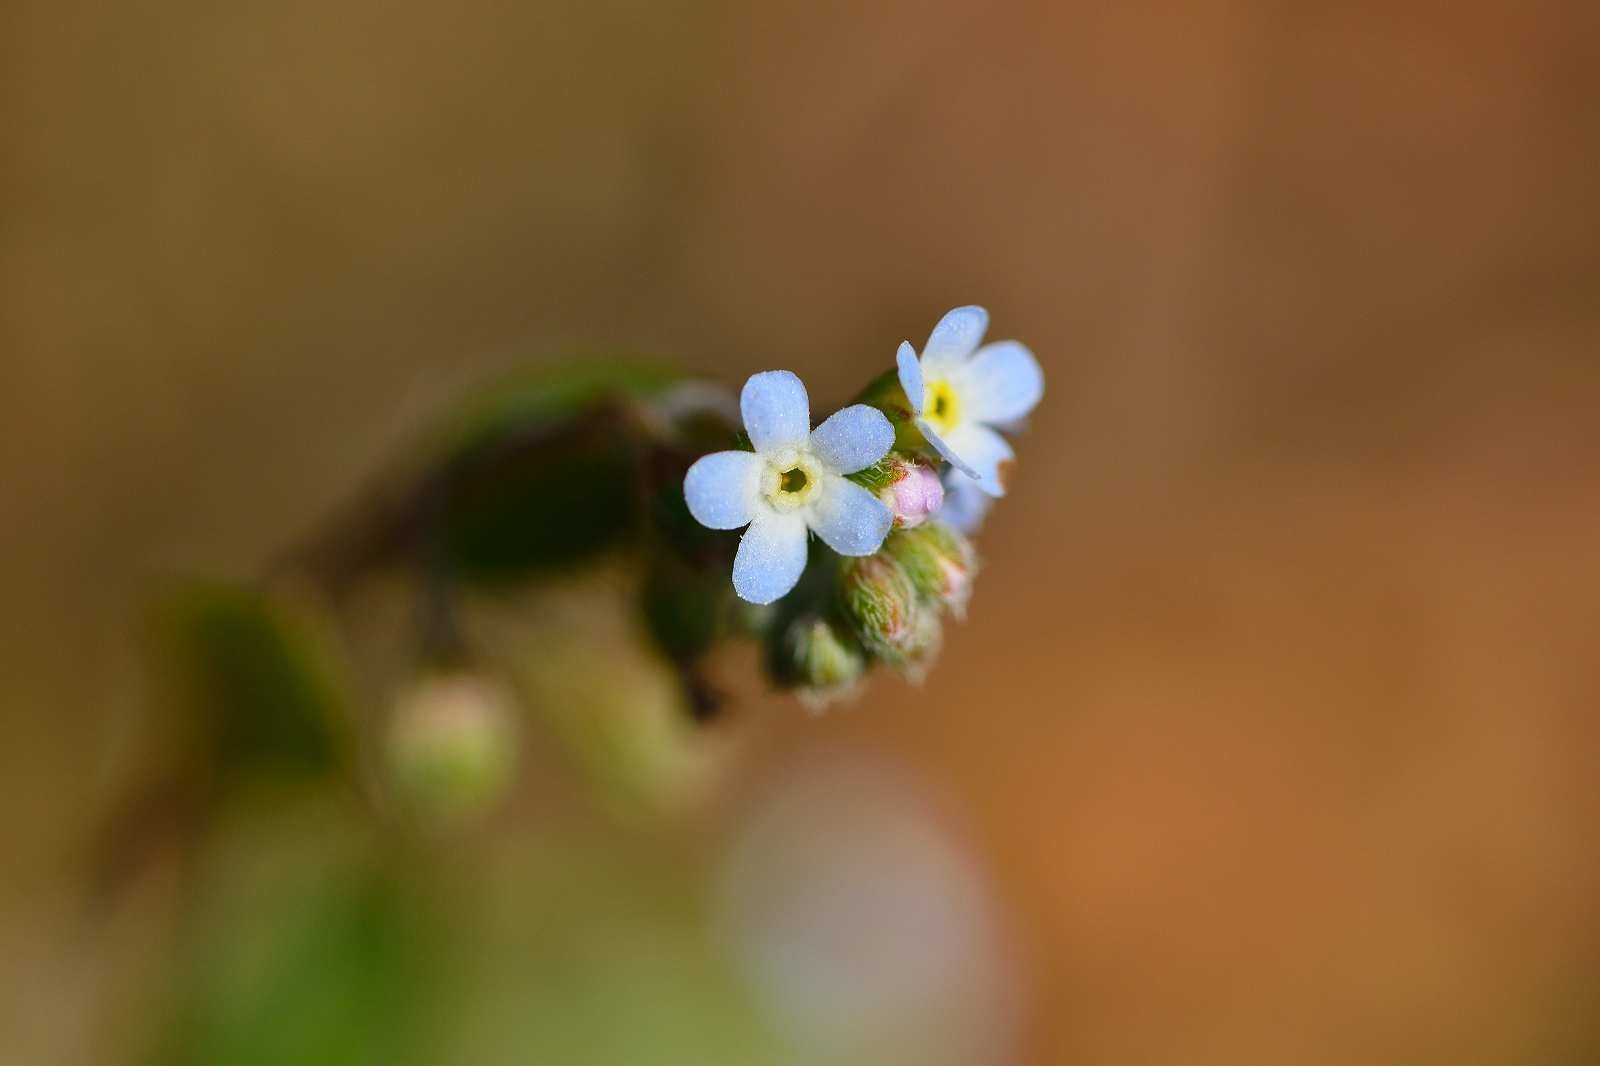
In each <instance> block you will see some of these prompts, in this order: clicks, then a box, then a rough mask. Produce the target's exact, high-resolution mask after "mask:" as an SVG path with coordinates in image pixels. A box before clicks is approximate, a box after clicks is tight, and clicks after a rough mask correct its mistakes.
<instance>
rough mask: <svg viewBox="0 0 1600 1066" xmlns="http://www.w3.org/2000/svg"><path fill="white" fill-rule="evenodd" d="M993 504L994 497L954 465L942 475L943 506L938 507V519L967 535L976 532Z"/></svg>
mask: <svg viewBox="0 0 1600 1066" xmlns="http://www.w3.org/2000/svg"><path fill="white" fill-rule="evenodd" d="M992 506H994V497H993V496H990V495H989V494H988V493H987V492H984V491H983V490H982V489H981V488H979V487H978V483H977V482H976V481H974V480H972V479H971V478H970V477H968V476H967V475H965V474H963V473H962V472H961V471H959V470H957V469H956V468H955V467H951V468H950V470H949V471H948V472H946V474H945V475H944V506H943V507H941V508H940V509H939V521H941V522H943V523H944V524H945V525H947V526H949V527H950V528H951V529H954V530H956V531H957V532H958V533H965V534H967V535H968V536H971V535H972V534H974V533H976V532H977V531H978V529H979V528H980V527H981V526H982V525H983V520H984V518H985V517H987V516H988V514H989V508H990V507H992Z"/></svg>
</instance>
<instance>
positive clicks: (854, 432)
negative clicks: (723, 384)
mask: <svg viewBox="0 0 1600 1066" xmlns="http://www.w3.org/2000/svg"><path fill="white" fill-rule="evenodd" d="M739 410H740V413H741V414H742V416H743V417H744V428H745V432H746V433H747V434H748V435H749V437H750V443H751V445H752V446H754V448H755V451H753V452H740V451H729V452H714V453H712V454H711V455H707V456H703V457H701V458H700V459H699V460H698V461H697V462H696V463H695V464H694V465H693V466H691V467H690V468H689V472H688V474H687V475H685V476H684V479H683V495H684V499H685V500H686V501H687V502H688V504H689V513H690V514H692V515H694V517H695V520H696V521H697V522H699V523H700V524H701V525H703V526H709V527H710V528H712V529H738V528H739V527H740V526H744V525H748V526H749V527H750V528H749V529H747V530H745V534H744V536H743V537H742V538H741V539H740V541H739V552H738V554H737V555H736V556H735V557H734V560H733V589H734V591H735V592H737V593H738V594H739V597H740V598H741V599H744V600H748V601H750V602H751V603H771V602H773V601H774V600H776V599H778V598H779V597H781V596H784V595H785V594H787V593H788V592H789V590H790V589H792V588H794V586H795V583H796V582H797V581H799V580H800V574H801V573H802V572H803V571H804V570H805V568H806V533H807V530H811V531H813V532H815V533H816V534H817V536H819V537H821V538H822V540H823V543H825V544H827V545H828V547H830V548H832V549H833V550H834V551H836V552H838V553H839V554H840V555H871V554H872V553H873V552H875V551H877V550H878V548H879V547H880V546H881V545H882V544H883V538H884V537H886V536H888V534H889V528H890V526H891V525H893V523H894V517H893V515H892V514H891V513H890V511H889V508H888V507H887V506H885V505H884V503H883V502H882V501H881V500H879V499H878V498H877V497H876V496H874V495H873V494H872V493H871V492H868V491H867V490H866V489H864V488H862V487H861V486H860V485H857V484H856V483H855V482H853V481H849V480H847V479H846V478H845V476H844V475H846V474H852V473H854V472H856V471H857V470H861V469H863V468H865V467H868V466H871V465H872V464H873V463H876V462H877V461H878V460H879V459H882V458H883V457H884V456H885V455H886V454H888V451H889V448H890V446H891V445H893V443H894V427H893V426H891V425H890V424H889V420H888V419H887V418H885V417H884V416H883V413H882V412H881V411H878V410H876V409H874V408H871V407H868V406H866V405H865V404H856V405H855V406H853V407H846V408H845V409H844V410H842V411H840V412H838V413H837V414H834V415H833V416H831V417H830V418H828V420H827V421H825V422H823V423H822V425H820V426H818V427H817V428H816V429H815V430H812V429H811V401H810V400H809V398H808V397H807V396H806V387H805V385H803V384H802V383H801V381H800V379H799V378H798V377H796V376H795V375H793V374H791V373H790V372H789V371H787V370H769V371H766V372H764V373H760V374H755V375H752V376H751V378H750V380H749V381H747V382H745V386H744V391H743V392H742V393H741V394H740V396H739Z"/></svg>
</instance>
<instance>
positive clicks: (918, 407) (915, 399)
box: [894, 341, 928, 418]
mask: <svg viewBox="0 0 1600 1066" xmlns="http://www.w3.org/2000/svg"><path fill="white" fill-rule="evenodd" d="M894 363H895V367H896V368H897V369H898V370H899V372H900V387H901V388H902V389H904V390H905V393H906V399H907V400H909V401H910V403H911V413H912V414H913V415H916V416H917V417H919V418H920V417H922V404H923V402H924V401H926V400H927V398H928V390H927V386H926V385H925V384H924V383H923V380H922V364H921V363H920V362H918V361H917V350H916V349H915V348H913V347H911V342H909V341H901V342H900V350H899V351H897V352H895V353H894Z"/></svg>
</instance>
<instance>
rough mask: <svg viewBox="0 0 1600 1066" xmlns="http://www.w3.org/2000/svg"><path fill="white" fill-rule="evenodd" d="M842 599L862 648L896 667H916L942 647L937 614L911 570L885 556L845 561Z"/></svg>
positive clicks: (840, 592) (842, 570) (863, 557)
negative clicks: (918, 590)
mask: <svg viewBox="0 0 1600 1066" xmlns="http://www.w3.org/2000/svg"><path fill="white" fill-rule="evenodd" d="M839 598H840V602H841V603H842V604H843V606H844V610H845V614H846V616H847V617H848V618H849V619H850V624H851V625H852V626H853V627H854V629H855V632H856V636H857V637H859V638H860V640H861V643H862V646H864V647H865V648H866V649H867V651H868V652H870V653H871V654H872V655H874V656H876V657H877V658H879V659H881V660H883V661H884V662H886V663H888V664H889V665H891V666H895V667H899V668H901V669H905V668H907V667H910V666H912V665H913V664H915V663H917V662H919V661H920V660H921V659H923V658H924V657H925V656H927V655H928V654H930V653H931V652H932V651H933V650H935V649H936V648H937V646H938V643H939V620H938V617H937V615H936V613H935V612H934V611H933V609H932V608H931V607H930V606H929V605H928V604H927V603H925V602H924V601H923V599H922V598H921V597H919V596H918V595H917V590H916V588H915V586H913V585H912V583H911V578H910V576H909V575H908V574H907V573H906V571H905V568H904V567H902V566H901V565H900V564H899V563H897V562H896V561H895V560H894V559H892V558H890V557H889V556H888V555H886V554H884V553H882V552H880V553H878V554H877V555H867V556H862V557H860V558H852V559H847V560H845V563H844V565H843V566H842V567H841V568H840V571H839Z"/></svg>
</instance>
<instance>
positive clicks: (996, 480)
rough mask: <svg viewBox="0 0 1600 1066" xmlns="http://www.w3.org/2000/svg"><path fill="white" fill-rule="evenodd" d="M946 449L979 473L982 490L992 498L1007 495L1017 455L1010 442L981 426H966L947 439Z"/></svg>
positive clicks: (977, 424) (975, 424)
mask: <svg viewBox="0 0 1600 1066" xmlns="http://www.w3.org/2000/svg"><path fill="white" fill-rule="evenodd" d="M945 443H946V445H947V446H948V447H949V448H950V449H951V450H953V451H954V452H955V453H956V454H957V455H959V456H961V458H962V459H963V460H964V461H965V462H966V464H967V465H968V466H969V467H971V468H972V469H973V471H975V476H976V477H977V479H978V487H979V488H981V489H982V490H983V491H984V492H987V493H988V494H989V495H991V496H1004V495H1005V494H1006V486H1005V479H1006V470H1005V468H1006V467H1008V466H1010V464H1011V461H1012V460H1013V459H1014V458H1016V453H1015V452H1013V451H1012V450H1011V445H1009V444H1007V443H1006V439H1005V438H1004V437H1002V436H1001V435H1000V434H998V433H996V432H995V431H994V430H992V429H990V428H989V427H988V426H985V425H982V424H981V423H978V422H963V423H961V425H959V426H957V427H956V428H955V429H953V430H951V431H950V433H949V434H948V435H947V436H946V437H945Z"/></svg>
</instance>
